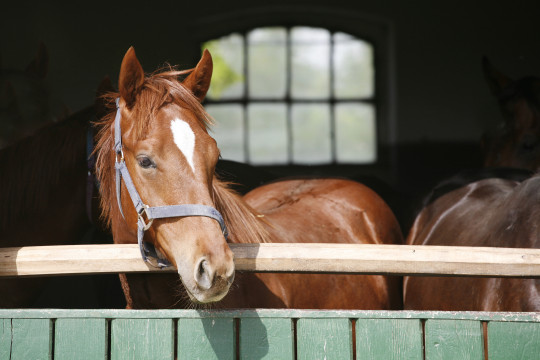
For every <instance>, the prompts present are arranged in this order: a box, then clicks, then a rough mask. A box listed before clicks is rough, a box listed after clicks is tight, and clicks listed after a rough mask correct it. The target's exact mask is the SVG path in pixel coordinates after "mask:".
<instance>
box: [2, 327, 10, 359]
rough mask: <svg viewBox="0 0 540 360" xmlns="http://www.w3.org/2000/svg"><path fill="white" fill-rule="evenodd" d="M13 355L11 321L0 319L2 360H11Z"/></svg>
mask: <svg viewBox="0 0 540 360" xmlns="http://www.w3.org/2000/svg"><path fill="white" fill-rule="evenodd" d="M10 354H11V319H0V360H9V359H10Z"/></svg>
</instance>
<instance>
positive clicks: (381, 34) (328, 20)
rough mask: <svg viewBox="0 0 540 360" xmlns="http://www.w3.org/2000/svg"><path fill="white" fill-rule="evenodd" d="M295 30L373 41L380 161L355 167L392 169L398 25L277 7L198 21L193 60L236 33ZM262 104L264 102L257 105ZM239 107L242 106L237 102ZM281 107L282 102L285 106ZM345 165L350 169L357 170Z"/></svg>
mask: <svg viewBox="0 0 540 360" xmlns="http://www.w3.org/2000/svg"><path fill="white" fill-rule="evenodd" d="M295 26H307V27H320V28H324V29H326V30H328V31H330V32H331V33H332V34H333V33H335V32H343V33H346V34H349V35H352V36H354V37H356V38H358V39H361V40H364V41H367V42H369V43H370V44H371V45H372V46H373V52H374V68H375V69H376V70H375V79H374V81H375V84H374V87H375V93H374V100H373V103H372V104H373V105H374V108H375V114H376V125H375V126H376V147H377V148H376V154H377V158H376V161H375V163H373V164H362V163H359V164H353V165H354V166H369V165H381V164H388V163H391V162H392V156H391V152H390V151H389V148H390V147H391V146H392V145H395V144H396V134H397V125H396V113H397V110H396V102H395V98H396V96H395V88H396V87H395V82H396V80H395V58H394V47H395V45H394V36H393V33H394V31H393V24H392V23H391V22H390V21H388V20H385V19H382V18H379V17H374V16H370V15H366V14H362V13H358V12H354V11H344V10H336V9H335V8H330V7H317V6H314V7H310V8H306V7H299V6H271V7H261V8H259V9H248V10H237V11H234V12H230V13H220V14H214V15H208V16H205V17H202V18H199V19H197V21H196V23H194V24H193V26H192V28H193V30H194V31H193V33H194V41H195V42H194V48H193V59H198V58H199V57H200V46H201V44H203V43H204V42H206V41H210V40H214V39H217V38H220V37H223V36H227V35H229V34H231V33H240V34H243V35H245V34H247V33H248V32H249V31H250V30H252V29H255V28H262V27H285V28H292V27H295ZM245 40H246V37H245V36H244V41H245ZM195 46H196V47H195ZM244 51H247V48H246V47H244ZM195 62H196V60H195ZM245 96H246V94H244V97H245ZM258 100H259V99H257V101H258ZM235 101H236V103H238V101H237V100H235ZM246 101H247V100H246ZM276 101H280V102H281V101H283V100H276ZM297 101H298V100H295V102H297ZM340 101H344V100H340ZM354 101H355V102H356V101H357V100H356V99H355V100H354ZM231 102H233V101H231ZM314 102H317V103H320V102H321V100H314ZM211 103H212V101H208V104H211ZM221 103H224V102H221ZM246 105H247V103H246V104H243V106H246ZM217 121H219V119H217ZM333 136H334V135H333ZM245 144H246V143H245ZM244 146H247V145H244ZM333 151H334V150H333ZM246 154H247V152H246ZM289 158H291V157H289ZM294 165H296V164H294ZM330 165H338V166H339V165H342V163H336V162H332V163H331V164H330ZM343 165H344V166H346V165H351V164H343ZM283 166H285V167H287V166H288V165H287V164H276V165H275V167H276V168H280V167H283Z"/></svg>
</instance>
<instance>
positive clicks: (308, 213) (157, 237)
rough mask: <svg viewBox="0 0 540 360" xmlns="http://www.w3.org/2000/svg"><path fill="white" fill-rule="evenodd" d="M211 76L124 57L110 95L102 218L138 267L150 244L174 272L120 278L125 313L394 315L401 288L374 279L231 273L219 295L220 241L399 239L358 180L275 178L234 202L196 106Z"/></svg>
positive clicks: (207, 68) (228, 263) (204, 63)
mask: <svg viewBox="0 0 540 360" xmlns="http://www.w3.org/2000/svg"><path fill="white" fill-rule="evenodd" d="M182 75H187V77H186V78H185V79H184V80H183V81H182V82H179V81H178V80H177V78H178V77H179V76H182ZM211 75H212V59H211V56H210V53H209V52H208V51H205V52H204V53H203V56H202V58H201V60H200V61H199V63H198V64H197V66H196V67H195V69H193V70H188V71H174V70H172V69H170V70H169V71H165V72H162V73H156V74H153V75H150V76H145V75H144V72H143V69H142V67H141V65H140V63H139V61H138V59H137V57H136V55H135V51H134V50H133V48H130V49H129V50H128V51H127V53H126V55H125V56H124V59H123V61H122V65H121V68H120V76H119V93H112V94H110V95H109V96H108V99H109V100H110V101H109V102H110V104H111V108H112V109H111V110H112V111H111V113H110V114H109V115H108V116H106V117H105V118H104V119H103V120H102V122H101V129H100V131H99V134H98V137H99V141H98V145H97V149H96V151H97V165H96V168H97V173H98V178H99V180H100V183H101V195H102V207H103V210H104V213H103V215H104V218H105V219H107V220H108V221H109V222H110V224H111V228H112V234H113V238H114V242H115V243H137V242H139V239H140V240H141V241H140V246H141V251H142V253H143V258H147V259H149V258H150V255H147V250H148V248H150V249H151V248H152V247H153V248H155V255H156V257H157V258H160V259H159V260H158V261H159V262H160V263H161V264H164V265H165V264H170V265H172V266H174V267H175V268H176V269H177V272H178V274H154V275H143V274H124V275H121V281H122V286H123V290H124V293H125V296H126V300H127V304H128V308H169V307H182V306H193V305H190V304H191V303H189V301H186V300H187V298H189V299H190V300H191V301H192V302H193V303H195V304H200V303H203V304H208V303H214V302H216V301H219V300H221V299H223V301H222V302H221V304H220V305H219V306H222V307H297V308H358V309H366V308H370V309H390V308H397V307H399V306H400V305H401V296H400V284H399V283H400V281H399V279H398V278H388V277H383V276H351V275H318V274H316V275H315V274H314V275H301V274H257V275H253V274H239V275H240V276H237V279H236V280H235V286H233V288H232V291H230V294H229V295H227V293H228V292H229V289H230V288H231V284H232V283H233V277H234V262H233V254H232V252H231V250H230V248H229V246H228V244H227V239H228V240H229V241H230V242H233V243H261V242H336V243H337V242H344V243H359V244H362V243H376V244H397V243H401V242H402V235H401V232H400V228H399V225H398V223H397V221H396V219H395V217H394V215H393V213H392V212H391V210H390V209H389V208H388V206H387V205H386V204H385V203H384V202H383V201H382V200H381V199H380V198H379V197H378V196H377V195H376V194H375V193H374V192H372V191H371V190H370V189H368V188H367V187H365V186H363V185H361V184H359V183H356V182H352V181H348V180H340V179H318V180H306V179H303V180H287V181H279V182H274V183H271V184H267V185H264V186H262V187H259V188H256V189H255V190H253V191H251V192H249V193H248V194H247V195H245V197H243V198H242V197H240V196H239V195H237V194H236V193H235V192H234V191H232V190H231V189H230V187H229V185H228V184H227V183H225V182H223V181H222V180H220V179H219V178H218V177H217V176H216V174H215V166H216V163H217V161H218V157H219V150H218V147H217V144H216V142H215V141H214V139H213V138H212V137H210V135H209V134H208V127H209V126H210V124H211V123H212V121H211V119H210V118H209V116H208V115H207V114H206V112H205V111H204V108H203V107H202V105H201V103H200V102H201V101H202V100H203V99H204V97H205V95H206V92H207V90H208V88H209V86H210V79H211ZM115 102H116V107H113V106H112V105H113V104H114V103H115ZM118 189H120V190H119V191H118ZM136 208H137V210H136ZM166 213H167V214H166ZM142 240H144V241H142ZM181 283H183V285H184V286H183V288H182V287H181V285H180V284H181ZM185 294H187V295H185ZM226 295H227V296H226Z"/></svg>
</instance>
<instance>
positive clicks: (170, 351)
mask: <svg viewBox="0 0 540 360" xmlns="http://www.w3.org/2000/svg"><path fill="white" fill-rule="evenodd" d="M111 339H112V340H111V360H135V359H141V360H144V359H154V360H172V359H173V358H174V330H173V320H172V319H114V320H112V321H111Z"/></svg>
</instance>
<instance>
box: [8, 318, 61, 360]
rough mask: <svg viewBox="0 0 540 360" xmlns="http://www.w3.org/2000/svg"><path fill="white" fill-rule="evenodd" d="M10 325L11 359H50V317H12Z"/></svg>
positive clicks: (51, 327)
mask: <svg viewBox="0 0 540 360" xmlns="http://www.w3.org/2000/svg"><path fill="white" fill-rule="evenodd" d="M11 326H12V336H13V337H12V342H11V358H10V359H11V360H17V359H21V360H28V359H32V360H42V359H43V360H45V359H52V338H53V336H52V329H53V326H52V321H51V320H50V319H13V320H12V322H11Z"/></svg>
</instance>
